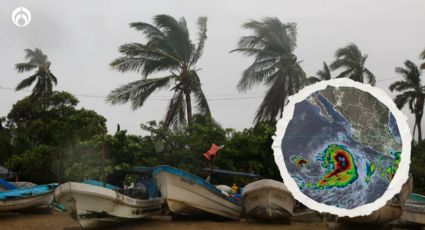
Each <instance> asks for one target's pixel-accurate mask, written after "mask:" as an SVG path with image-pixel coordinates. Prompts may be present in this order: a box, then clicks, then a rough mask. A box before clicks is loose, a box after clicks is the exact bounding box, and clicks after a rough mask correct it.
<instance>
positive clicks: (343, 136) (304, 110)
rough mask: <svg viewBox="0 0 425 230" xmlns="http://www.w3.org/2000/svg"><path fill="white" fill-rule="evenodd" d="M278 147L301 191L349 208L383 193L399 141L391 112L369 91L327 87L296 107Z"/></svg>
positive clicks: (395, 161) (397, 154)
mask: <svg viewBox="0 0 425 230" xmlns="http://www.w3.org/2000/svg"><path fill="white" fill-rule="evenodd" d="M281 148H282V153H283V156H284V161H285V164H286V168H287V169H288V172H289V174H290V176H291V177H292V178H293V179H294V180H295V182H296V183H297V185H298V187H299V188H300V190H301V192H302V193H304V194H305V195H307V196H308V197H310V198H312V199H313V200H315V201H317V202H319V203H323V204H326V205H331V206H335V207H339V208H346V209H353V208H356V207H359V206H361V205H364V204H368V203H372V202H374V201H375V200H376V199H378V198H379V197H381V196H382V195H383V194H384V192H385V191H386V189H387V188H388V185H389V183H390V182H391V179H392V178H393V176H394V174H395V173H396V171H397V167H398V164H399V162H400V157H401V149H402V141H401V137H400V133H399V130H398V126H397V123H396V120H395V118H394V116H393V114H392V113H391V112H390V110H389V109H388V108H387V107H386V106H385V105H384V104H383V103H381V102H380V101H379V100H378V99H376V98H375V97H374V96H372V95H371V94H370V93H368V92H364V91H362V90H360V89H357V88H352V87H338V88H336V87H331V86H328V87H327V88H326V89H324V90H320V91H316V92H315V93H313V94H311V95H310V96H309V97H307V98H306V99H305V100H303V101H301V102H299V103H297V104H296V105H295V110H294V114H293V117H292V120H291V121H290V122H289V124H288V126H287V128H286V131H285V135H284V137H283V139H282V145H281Z"/></svg>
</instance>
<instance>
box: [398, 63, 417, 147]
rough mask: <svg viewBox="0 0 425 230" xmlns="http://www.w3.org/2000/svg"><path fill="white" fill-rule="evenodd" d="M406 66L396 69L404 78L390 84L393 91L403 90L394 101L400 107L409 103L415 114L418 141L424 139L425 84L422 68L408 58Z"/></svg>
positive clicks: (414, 128)
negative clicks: (422, 124)
mask: <svg viewBox="0 0 425 230" xmlns="http://www.w3.org/2000/svg"><path fill="white" fill-rule="evenodd" d="M404 65H405V68H403V67H397V68H396V69H395V71H396V72H397V73H399V74H400V75H401V76H402V77H403V80H400V81H396V82H394V83H392V84H391V85H390V90H391V91H394V90H395V91H397V92H401V94H399V95H397V96H396V97H395V98H394V102H395V104H396V105H397V107H398V108H400V109H401V108H403V107H404V106H405V105H406V104H407V103H408V104H409V109H410V111H411V112H412V113H413V114H415V125H414V127H413V135H415V130H416V128H417V129H418V141H420V140H422V129H421V120H422V115H423V110H424V99H425V86H424V85H422V83H421V74H422V73H421V70H420V69H419V68H418V66H417V65H415V64H414V63H413V62H411V61H409V60H407V61H406V62H405V63H404Z"/></svg>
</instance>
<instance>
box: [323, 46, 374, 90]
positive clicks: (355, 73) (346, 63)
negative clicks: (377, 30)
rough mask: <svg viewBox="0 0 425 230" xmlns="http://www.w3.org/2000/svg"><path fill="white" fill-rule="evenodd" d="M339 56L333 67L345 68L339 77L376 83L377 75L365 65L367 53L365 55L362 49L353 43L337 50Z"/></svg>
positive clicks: (334, 68) (333, 68)
mask: <svg viewBox="0 0 425 230" xmlns="http://www.w3.org/2000/svg"><path fill="white" fill-rule="evenodd" d="M335 57H336V58H337V59H336V60H335V61H334V62H333V63H332V64H331V66H330V67H331V69H332V70H337V69H343V71H342V72H341V73H340V74H339V75H338V76H337V78H343V77H348V78H350V79H351V80H354V81H358V82H363V83H366V82H367V83H369V84H371V85H375V83H376V80H375V75H373V73H372V72H370V71H369V69H367V68H366V67H365V62H366V59H367V55H363V54H362V52H361V51H360V49H359V48H358V47H357V46H356V45H355V44H353V43H351V44H349V45H347V46H346V47H343V48H340V49H338V50H337V51H336V52H335Z"/></svg>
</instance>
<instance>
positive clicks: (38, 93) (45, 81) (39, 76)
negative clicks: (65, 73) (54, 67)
mask: <svg viewBox="0 0 425 230" xmlns="http://www.w3.org/2000/svg"><path fill="white" fill-rule="evenodd" d="M25 54H26V55H25V60H26V62H22V63H18V64H16V65H15V68H16V70H17V71H18V72H19V73H24V72H29V71H32V70H34V69H36V71H35V73H34V74H33V75H31V76H29V77H27V78H25V79H24V80H22V81H21V82H20V83H19V84H18V85H17V86H16V89H15V90H16V91H18V90H22V89H24V88H27V87H30V86H31V85H32V84H33V83H34V82H36V83H35V86H34V88H33V89H32V93H31V97H32V98H34V99H39V98H42V99H43V109H46V103H47V97H48V96H49V95H50V94H51V93H52V90H53V84H55V85H56V84H57V83H58V82H57V79H56V77H55V76H54V75H53V74H52V72H51V71H50V64H51V62H50V61H49V60H48V57H47V55H45V54H44V53H43V52H42V51H41V50H40V49H38V48H35V49H34V50H31V49H25Z"/></svg>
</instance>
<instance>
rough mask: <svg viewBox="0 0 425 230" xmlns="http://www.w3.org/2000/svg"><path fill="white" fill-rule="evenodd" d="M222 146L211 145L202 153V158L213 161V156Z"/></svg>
mask: <svg viewBox="0 0 425 230" xmlns="http://www.w3.org/2000/svg"><path fill="white" fill-rule="evenodd" d="M222 148H223V146H218V145H216V144H214V143H212V144H211V147H210V149H208V151H207V152H206V153H204V157H205V158H207V160H209V161H210V160H214V157H215V155H216V154H217V152H218V150H220V149H222Z"/></svg>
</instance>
